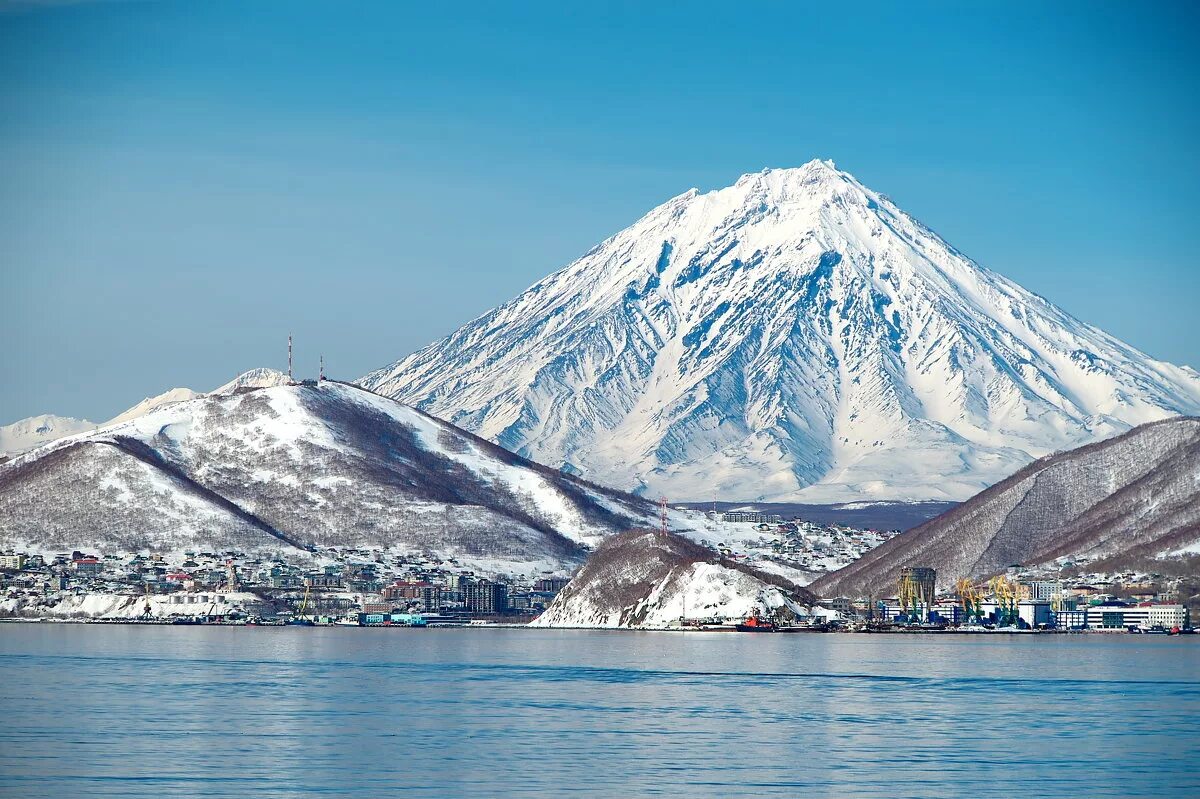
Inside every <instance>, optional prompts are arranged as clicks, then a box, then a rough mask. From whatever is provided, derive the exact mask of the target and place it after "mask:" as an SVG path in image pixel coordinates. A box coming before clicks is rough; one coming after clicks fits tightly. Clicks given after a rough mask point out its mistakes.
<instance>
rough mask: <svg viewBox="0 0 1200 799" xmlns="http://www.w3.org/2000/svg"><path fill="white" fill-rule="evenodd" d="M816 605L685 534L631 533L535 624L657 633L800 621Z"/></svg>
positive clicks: (593, 560)
mask: <svg viewBox="0 0 1200 799" xmlns="http://www.w3.org/2000/svg"><path fill="white" fill-rule="evenodd" d="M812 599H813V597H812V595H811V594H809V593H808V592H807V591H806V590H804V589H803V588H800V587H799V586H796V585H793V584H790V583H789V582H788V581H787V580H785V579H783V578H780V577H778V576H772V575H769V574H767V573H765V572H759V571H757V570H755V569H753V568H750V567H747V566H744V565H742V564H737V563H734V562H732V561H723V560H722V559H720V558H718V557H717V554H716V553H715V552H713V551H712V550H710V549H706V548H705V547H702V546H699V545H698V544H696V543H694V542H693V541H690V540H688V539H686V538H683V537H682V536H679V535H676V534H673V533H666V534H664V533H661V532H659V531H656V530H633V531H630V532H627V533H622V534H621V535H618V536H613V537H612V538H609V539H607V540H606V541H604V542H603V543H602V544H601V545H600V547H599V548H598V549H597V550H596V551H595V552H594V553H592V555H591V557H589V558H588V561H587V563H586V564H585V565H584V566H583V568H582V569H580V570H579V573H578V574H576V575H575V576H574V577H573V578H572V579H571V582H570V583H568V584H567V587H566V588H564V589H563V590H562V591H560V592H559V594H558V596H556V597H555V598H554V601H553V602H552V603H551V605H550V607H548V608H546V612H545V613H543V614H542V615H541V616H539V617H538V618H537V619H535V620H534V621H533V623H532V625H531V626H534V627H622V628H631V627H632V628H644V629H654V628H666V627H676V626H679V623H680V619H681V618H687V619H713V618H720V619H731V620H737V621H740V620H742V619H745V618H746V617H748V616H753V615H757V614H774V613H777V612H779V611H780V610H782V609H786V610H787V611H788V612H789V613H791V614H792V615H795V616H799V615H804V614H805V610H804V607H803V605H804V604H811V602H812Z"/></svg>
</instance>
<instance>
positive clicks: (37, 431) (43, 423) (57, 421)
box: [0, 413, 96, 458]
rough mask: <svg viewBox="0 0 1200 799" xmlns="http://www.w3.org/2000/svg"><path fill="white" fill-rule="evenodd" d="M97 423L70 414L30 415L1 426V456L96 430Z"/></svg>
mask: <svg viewBox="0 0 1200 799" xmlns="http://www.w3.org/2000/svg"><path fill="white" fill-rule="evenodd" d="M95 429H96V425H95V424H94V423H92V422H89V421H88V420H87V419H74V418H72V417H70V416H54V415H53V414H48V413H44V414H42V415H41V416H30V417H29V418H27V419H21V420H19V421H16V422H13V423H12V424H6V425H4V426H0V458H3V457H5V456H6V455H8V456H12V455H16V454H18V453H21V452H25V451H27V450H31V449H33V448H34V447H40V446H41V445H42V444H46V443H48V442H50V441H54V440H56V439H59V438H62V437H63V436H71V435H75V434H76V433H85V432H87V431H88V430H95Z"/></svg>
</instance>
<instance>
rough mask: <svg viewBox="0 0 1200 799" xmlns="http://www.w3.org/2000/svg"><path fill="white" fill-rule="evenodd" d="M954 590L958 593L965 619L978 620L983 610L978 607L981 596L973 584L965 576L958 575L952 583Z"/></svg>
mask: <svg viewBox="0 0 1200 799" xmlns="http://www.w3.org/2000/svg"><path fill="white" fill-rule="evenodd" d="M954 590H955V591H956V592H957V593H958V598H959V601H961V602H962V607H963V615H964V616H965V617H966V618H967V619H975V620H979V619H980V618H981V617H982V616H983V610H982V609H981V607H980V605H981V603H982V600H983V597H982V596H981V595H980V593H979V590H978V589H977V588H976V587H975V584H974V583H972V582H971V581H970V579H968V578H966V577H959V578H958V581H957V582H956V583H955V584H954Z"/></svg>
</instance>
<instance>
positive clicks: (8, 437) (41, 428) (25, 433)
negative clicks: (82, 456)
mask: <svg viewBox="0 0 1200 799" xmlns="http://www.w3.org/2000/svg"><path fill="white" fill-rule="evenodd" d="M287 382H288V377H287V375H286V374H285V373H283V372H280V371H279V370H278V369H269V368H263V367H260V368H258V369H251V370H249V371H248V372H243V373H242V374H240V375H238V376H237V377H235V378H234V379H233V380H230V381H229V382H228V383H226V384H224V385H223V386H221V387H219V388H216V389H213V390H212V391H211V392H209V393H210V394H228V393H231V392H233V391H236V390H237V389H239V388H266V387H268V386H283V385H287ZM202 396H204V394H203V393H201V392H197V391H193V390H192V389H190V388H172V389H168V390H167V391H164V392H163V393H161V394H157V395H155V396H153V397H147V398H146V399H144V400H142V401H141V402H139V403H138V404H136V405H134V406H133V407H131V408H129V409H128V410H126V411H124V412H122V413H119V414H117V415H116V416H114V417H113V418H111V419H109V420H108V421H107V422H105V423H103V424H99V425H98V424H93V423H92V422H89V421H87V420H86V419H72V418H69V417H63V416H51V415H42V416H31V417H30V418H28V419H21V420H20V421H18V422H14V423H12V424H10V425H6V426H4V427H0V458H3V457H5V456H9V457H11V456H13V455H17V454H20V453H22V452H27V451H28V450H31V449H33V448H34V447H40V446H41V445H42V444H46V443H49V442H51V441H56V440H58V439H60V438H63V437H65V436H70V435H75V434H76V433H85V432H88V431H90V430H96V429H99V428H105V427H111V426H113V425H119V424H122V423H124V422H128V421H130V420H132V419H136V418H137V417H139V416H144V415H145V414H147V413H149V412H150V411H153V410H155V409H157V408H161V407H162V406H164V405H170V404H171V403H173V402H184V401H186V400H190V399H195V398H196V397H202Z"/></svg>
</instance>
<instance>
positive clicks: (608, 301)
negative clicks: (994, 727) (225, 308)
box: [361, 161, 1200, 502]
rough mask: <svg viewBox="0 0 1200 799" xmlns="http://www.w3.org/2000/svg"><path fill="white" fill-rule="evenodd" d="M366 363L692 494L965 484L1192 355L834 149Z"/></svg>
mask: <svg viewBox="0 0 1200 799" xmlns="http://www.w3.org/2000/svg"><path fill="white" fill-rule="evenodd" d="M361 383H362V384H363V385H364V386H366V387H368V388H370V389H372V390H375V391H377V392H380V393H383V394H386V395H388V396H391V397H394V398H396V399H398V400H400V401H402V402H405V403H410V404H413V405H415V406H417V407H419V408H421V409H423V410H426V411H428V412H430V413H432V414H434V415H437V416H440V417H442V418H445V419H448V420H450V421H452V422H453V423H454V424H456V425H459V426H461V427H464V428H466V429H468V430H471V431H473V432H475V433H477V434H479V435H481V436H483V437H485V438H489V439H491V440H493V441H495V442H497V443H499V444H501V445H502V446H504V447H507V448H509V449H511V450H514V451H516V452H518V453H520V454H521V455H524V456H527V457H529V458H533V459H535V460H538V461H540V462H542V463H545V464H548V465H551V466H556V467H561V468H563V469H565V470H567V471H570V472H573V473H576V474H580V475H583V476H586V477H587V478H588V479H591V480H594V481H597V482H600V483H605V484H608V485H612V486H615V487H619V488H626V489H633V490H638V491H643V492H655V493H657V492H660V491H661V492H665V493H667V494H669V495H670V496H672V497H677V498H679V499H685V498H686V499H694V500H701V499H707V498H711V497H714V496H716V497H720V498H723V499H746V500H753V499H762V500H780V501H781V500H803V501H808V502H831V501H845V500H852V499H864V498H866V499H874V498H878V499H951V500H959V499H964V498H966V497H969V496H971V495H973V494H975V493H976V492H978V491H979V490H981V489H982V488H985V487H987V486H989V485H991V484H992V483H995V482H996V481H998V480H1000V479H1002V478H1003V477H1005V476H1007V475H1008V474H1010V473H1012V472H1014V471H1016V470H1017V469H1018V468H1020V467H1021V466H1023V465H1025V464H1026V463H1029V462H1030V461H1032V460H1034V459H1035V458H1038V457H1042V456H1044V455H1046V454H1048V453H1050V452H1052V451H1055V450H1060V449H1066V448H1070V447H1073V446H1076V445H1079V444H1082V443H1087V442H1090V441H1094V440H1097V439H1101V438H1106V437H1109V436H1112V435H1114V434H1117V433H1120V432H1123V431H1125V430H1127V429H1129V428H1131V427H1132V426H1134V425H1138V424H1141V423H1144V422H1148V421H1152V420H1156V419H1161V418H1165V417H1168V416H1172V415H1175V414H1180V413H1186V414H1197V413H1200V375H1198V374H1197V372H1195V371H1194V370H1193V369H1190V368H1188V367H1179V366H1174V365H1172V364H1168V363H1164V362H1161V361H1156V360H1154V359H1152V358H1150V357H1148V356H1147V355H1145V354H1144V353H1142V352H1139V351H1138V350H1136V349H1134V348H1133V347H1131V346H1129V345H1127V344H1125V343H1123V342H1121V341H1119V340H1117V339H1115V338H1113V337H1112V336H1110V335H1108V334H1106V333H1104V332H1103V331H1101V330H1098V329H1097V328H1095V327H1093V326H1091V325H1088V324H1086V323H1084V322H1081V321H1079V320H1078V319H1075V318H1074V317H1072V316H1071V315H1069V314H1068V313H1066V312H1065V311H1063V310H1062V309H1060V308H1058V307H1057V306H1055V305H1053V304H1052V303H1050V302H1048V301H1047V300H1045V299H1043V298H1042V297H1039V296H1037V295H1036V294H1033V293H1032V292H1029V291H1027V290H1025V289H1023V288H1021V287H1020V286H1018V285H1016V284H1015V283H1013V282H1012V281H1010V280H1007V279H1006V278H1004V277H1002V276H1000V275H998V274H996V273H995V272H992V271H989V270H988V269H985V268H983V267H982V266H980V265H978V264H976V263H975V262H973V261H971V260H970V259H969V258H967V257H966V256H965V255H963V254H962V253H960V252H959V251H958V250H956V249H954V248H953V247H952V246H950V245H949V244H948V243H946V242H945V241H943V240H942V239H941V238H940V237H939V236H938V235H937V234H935V233H934V232H933V231H931V230H930V229H929V228H927V227H925V226H924V225H922V224H921V223H920V222H918V221H917V220H915V219H913V218H912V217H911V216H909V215H908V214H906V213H904V212H903V211H902V210H900V209H899V208H898V207H897V206H896V205H895V204H894V203H892V202H891V201H890V200H889V199H888V198H887V197H885V196H883V195H881V194H878V193H876V192H874V191H871V190H870V189H868V188H866V187H865V186H863V185H862V184H861V183H859V182H858V181H857V180H856V179H855V178H854V177H853V176H851V175H849V174H847V173H846V172H843V171H840V170H838V169H837V168H836V167H835V166H834V165H833V164H832V163H831V162H828V161H811V162H809V163H808V164H805V165H804V166H802V167H799V168H796V169H768V170H765V171H763V172H760V173H756V174H749V175H744V176H743V177H742V178H741V179H739V180H738V181H737V183H735V184H734V185H733V186H730V187H728V188H725V189H720V190H717V191H712V192H708V193H706V194H701V193H700V192H699V191H697V190H695V189H693V190H691V191H688V192H686V193H684V194H681V195H679V196H678V197H675V198H673V199H671V200H669V201H667V202H666V203H664V204H663V205H660V206H659V207H658V208H655V209H654V210H653V211H651V212H650V213H648V214H647V215H646V216H644V217H642V218H641V219H640V220H638V221H637V222H635V223H634V224H633V225H631V226H630V227H628V228H626V229H625V230H623V231H621V232H620V233H618V234H617V235H615V236H613V237H612V238H610V239H608V240H606V241H604V242H602V243H601V244H599V245H598V246H596V247H594V248H593V249H592V250H591V251H589V252H588V253H587V254H585V255H584V256H583V257H582V258H580V259H579V260H577V261H575V262H573V263H571V264H569V265H568V266H566V267H565V268H563V269H562V270H560V271H558V272H556V273H554V274H552V275H550V276H549V277H547V278H545V279H544V280H542V281H540V282H539V283H537V284H535V285H534V286H532V287H531V288H529V289H528V290H527V291H525V292H524V293H523V294H521V295H520V296H518V297H516V298H515V299H513V300H512V301H510V302H508V303H505V304H504V305H502V306H500V307H499V308H496V309H495V310H493V311H490V312H488V313H486V314H484V315H483V316H481V317H479V318H478V319H475V320H474V321H472V322H470V323H468V324H467V325H465V326H464V327H462V328H461V329H459V330H458V331H456V332H455V333H453V334H451V335H450V336H448V337H446V338H444V339H442V340H441V341H437V342H435V343H433V344H430V345H429V346H427V347H425V348H424V349H422V350H420V351H418V352H416V353H414V354H412V355H410V356H408V357H407V358H404V359H403V360H400V361H398V362H396V363H394V364H392V365H391V366H388V367H385V368H383V369H380V370H378V371H375V372H372V373H370V374H368V375H366V376H365V377H364V378H362V380H361Z"/></svg>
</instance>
